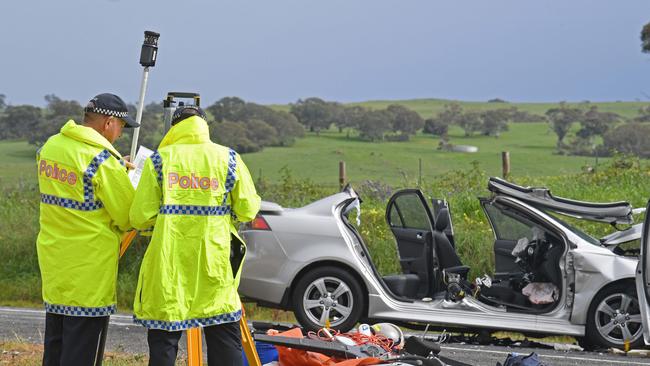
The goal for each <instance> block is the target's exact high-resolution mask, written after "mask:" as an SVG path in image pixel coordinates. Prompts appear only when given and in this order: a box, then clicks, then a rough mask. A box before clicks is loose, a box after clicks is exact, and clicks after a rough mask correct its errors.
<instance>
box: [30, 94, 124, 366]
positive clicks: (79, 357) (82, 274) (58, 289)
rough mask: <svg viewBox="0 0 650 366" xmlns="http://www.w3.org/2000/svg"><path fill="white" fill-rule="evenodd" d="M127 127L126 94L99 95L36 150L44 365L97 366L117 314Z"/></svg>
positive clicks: (38, 247) (38, 245)
mask: <svg viewBox="0 0 650 366" xmlns="http://www.w3.org/2000/svg"><path fill="white" fill-rule="evenodd" d="M125 126H128V127H136V122H135V121H133V119H131V118H130V117H129V115H128V112H127V108H126V104H125V103H124V101H122V99H120V98H119V97H118V96H116V95H113V94H100V95H97V96H96V97H95V98H93V99H92V100H91V101H90V102H89V103H88V105H87V106H86V107H85V108H84V123H83V124H82V125H77V124H76V123H75V122H74V121H72V120H70V121H68V122H67V123H66V124H65V125H64V126H63V127H62V128H61V132H60V133H58V134H56V135H54V136H52V137H50V138H49V139H48V140H47V142H46V143H45V144H44V145H43V147H42V148H41V149H40V150H39V151H38V152H37V175H38V185H39V190H40V193H41V204H40V231H39V233H38V239H37V244H36V246H37V252H38V263H39V267H40V270H41V278H42V282H43V300H44V302H45V310H46V317H45V337H44V344H45V351H44V354H43V365H45V366H54V365H57V366H58V365H64V366H67V365H94V362H95V358H96V357H97V352H98V350H99V346H98V344H99V340H100V334H101V332H102V329H103V327H104V324H105V323H106V321H107V320H108V316H109V315H111V314H113V313H115V310H116V307H115V304H116V300H117V299H116V293H115V287H116V281H117V264H118V258H119V245H120V237H121V235H122V234H123V233H124V231H125V230H127V229H128V228H129V217H128V215H129V208H130V206H131V201H132V200H133V194H134V189H133V186H132V185H131V183H130V181H129V178H128V176H127V171H126V167H125V165H126V164H127V163H126V162H125V161H124V159H123V158H122V156H121V155H120V153H119V152H118V151H117V150H115V148H114V147H113V145H112V143H113V142H114V141H115V140H116V139H117V138H118V137H119V136H120V135H121V133H122V129H123V128H124V127H125Z"/></svg>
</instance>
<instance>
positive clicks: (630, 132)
mask: <svg viewBox="0 0 650 366" xmlns="http://www.w3.org/2000/svg"><path fill="white" fill-rule="evenodd" d="M648 139H650V124H648V123H637V122H633V123H625V124H621V125H619V126H618V127H616V128H614V129H612V130H611V131H609V132H607V133H606V134H605V136H604V137H603V145H604V147H605V149H607V150H609V151H618V152H621V153H624V154H633V155H636V156H639V157H642V158H649V157H650V144H648Z"/></svg>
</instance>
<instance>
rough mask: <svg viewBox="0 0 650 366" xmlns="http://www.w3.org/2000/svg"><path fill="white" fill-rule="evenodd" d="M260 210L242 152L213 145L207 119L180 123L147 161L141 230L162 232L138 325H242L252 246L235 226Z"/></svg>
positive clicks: (143, 279) (138, 202)
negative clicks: (243, 282)
mask: <svg viewBox="0 0 650 366" xmlns="http://www.w3.org/2000/svg"><path fill="white" fill-rule="evenodd" d="M259 207H260V197H259V196H258V195H257V193H256V192H255V186H254V184H253V181H252V178H251V176H250V173H249V172H248V169H247V168H246V166H245V165H244V163H243V161H242V160H241V158H240V157H239V155H238V154H237V153H235V151H234V150H232V149H229V148H227V147H224V146H221V145H217V144H215V143H213V142H211V141H210V134H209V130H208V125H207V123H206V122H205V120H203V119H202V118H200V117H198V116H192V117H189V118H187V119H185V120H183V121H181V122H179V123H178V124H176V125H175V126H173V127H172V128H171V129H170V130H169V132H168V133H167V134H166V135H165V137H164V138H163V140H162V142H161V143H160V146H159V148H158V151H156V152H155V153H154V154H153V155H152V156H151V158H150V159H147V161H146V163H145V166H144V169H143V172H142V177H141V179H140V183H139V184H138V188H137V189H136V193H135V198H134V201H133V206H132V207H131V212H130V218H131V224H132V225H133V226H134V227H135V228H137V229H141V230H146V229H148V228H150V227H151V226H153V227H154V230H153V234H152V238H151V242H150V243H149V246H148V248H147V251H146V253H145V255H144V258H143V260H142V265H141V267H140V274H139V278H138V287H137V289H136V293H135V299H134V303H133V311H134V316H133V318H134V321H135V322H136V323H138V324H141V325H143V326H145V327H147V328H150V329H163V330H167V331H178V330H183V329H188V328H193V327H199V326H210V325H216V324H223V323H230V322H235V321H238V320H239V319H240V318H241V303H240V300H239V295H238V294H237V287H238V286H239V278H240V273H241V268H242V263H243V259H244V253H245V246H244V245H243V242H242V241H241V239H240V238H239V236H238V235H237V230H236V228H235V224H234V222H235V220H237V221H240V222H246V221H250V220H252V219H253V218H254V217H255V215H256V214H257V212H258V211H259ZM231 242H232V244H231ZM231 247H232V259H231Z"/></svg>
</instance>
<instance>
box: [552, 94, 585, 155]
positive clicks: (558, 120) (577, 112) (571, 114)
mask: <svg viewBox="0 0 650 366" xmlns="http://www.w3.org/2000/svg"><path fill="white" fill-rule="evenodd" d="M546 117H548V119H549V122H550V124H551V128H552V129H553V131H554V132H555V134H556V135H557V147H558V149H561V148H563V147H564V137H565V136H566V135H567V133H568V132H569V130H570V129H571V125H573V123H574V122H578V121H580V119H581V118H582V110H581V109H579V108H572V107H568V106H567V105H566V103H564V102H562V103H560V106H559V107H558V108H551V109H549V110H547V111H546Z"/></svg>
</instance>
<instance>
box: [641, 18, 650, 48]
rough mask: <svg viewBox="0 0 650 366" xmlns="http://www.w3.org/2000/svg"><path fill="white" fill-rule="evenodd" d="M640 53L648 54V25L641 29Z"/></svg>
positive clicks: (649, 41) (649, 38)
mask: <svg viewBox="0 0 650 366" xmlns="http://www.w3.org/2000/svg"><path fill="white" fill-rule="evenodd" d="M641 52H645V53H650V23H648V24H646V25H644V26H643V28H642V29H641Z"/></svg>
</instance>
